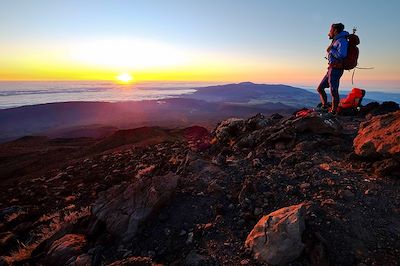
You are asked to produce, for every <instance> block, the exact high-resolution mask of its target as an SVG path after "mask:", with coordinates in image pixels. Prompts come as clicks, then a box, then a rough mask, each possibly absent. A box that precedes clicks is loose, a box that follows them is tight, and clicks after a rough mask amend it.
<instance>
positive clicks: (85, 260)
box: [67, 254, 92, 266]
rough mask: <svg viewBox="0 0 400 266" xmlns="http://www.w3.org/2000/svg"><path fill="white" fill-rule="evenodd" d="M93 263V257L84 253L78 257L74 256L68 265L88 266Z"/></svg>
mask: <svg viewBox="0 0 400 266" xmlns="http://www.w3.org/2000/svg"><path fill="white" fill-rule="evenodd" d="M87 265H92V257H91V256H90V255H88V254H82V255H79V256H78V257H76V258H75V257H72V258H71V259H70V260H69V261H68V262H67V266H87Z"/></svg>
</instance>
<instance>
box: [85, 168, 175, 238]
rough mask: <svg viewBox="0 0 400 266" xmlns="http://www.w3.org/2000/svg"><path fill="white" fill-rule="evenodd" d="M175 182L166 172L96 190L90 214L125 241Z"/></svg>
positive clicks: (166, 197)
mask: <svg viewBox="0 0 400 266" xmlns="http://www.w3.org/2000/svg"><path fill="white" fill-rule="evenodd" d="M177 183H178V176H177V175H175V174H173V173H168V174H166V175H164V176H154V177H151V178H145V179H140V180H137V182H135V183H132V184H128V185H127V186H126V187H124V186H123V185H117V186H114V187H112V188H110V189H108V190H107V191H105V192H101V193H99V198H98V199H97V201H96V202H95V204H94V206H93V209H92V213H93V215H94V216H95V217H96V218H97V219H98V220H100V221H102V222H104V223H105V224H106V227H107V230H108V231H109V232H110V233H111V234H112V235H114V236H116V237H118V238H120V239H121V240H123V241H129V240H131V239H132V237H133V236H134V235H135V234H136V232H137V230H138V226H139V225H140V224H142V223H143V222H145V221H146V220H147V219H148V218H149V217H150V216H151V215H152V214H154V213H155V212H156V211H157V210H158V209H159V208H160V207H162V206H163V205H165V204H166V203H167V202H168V200H169V199H170V197H171V196H172V195H173V193H174V192H175V189H176V186H177Z"/></svg>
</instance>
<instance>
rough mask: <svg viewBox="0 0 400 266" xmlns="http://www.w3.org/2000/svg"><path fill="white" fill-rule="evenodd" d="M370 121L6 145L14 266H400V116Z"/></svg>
mask: <svg viewBox="0 0 400 266" xmlns="http://www.w3.org/2000/svg"><path fill="white" fill-rule="evenodd" d="M379 106H381V105H379V104H378V107H379ZM375 108H377V107H376V106H375ZM385 108H386V107H385ZM386 109H387V108H386ZM382 110H385V109H384V108H381V111H382ZM382 112H383V111H382ZM370 114H371V113H370ZM370 114H369V115H367V116H368V118H365V117H364V116H363V115H359V116H346V117H344V116H337V117H330V116H327V115H324V114H319V113H312V112H311V113H310V115H309V116H306V117H296V116H289V117H287V116H286V117H284V116H280V115H278V114H275V115H272V116H264V115H262V114H258V115H255V116H253V117H250V118H248V119H243V118H240V119H229V120H226V121H222V122H221V123H219V124H218V125H217V126H216V127H215V130H213V131H212V132H208V131H207V130H206V129H205V128H201V127H192V128H189V129H187V130H184V131H179V130H168V134H164V133H163V134H158V133H160V128H157V129H155V133H157V132H158V133H157V134H153V133H154V132H153V133H152V134H150V133H149V134H147V132H152V129H151V128H146V131H145V134H142V135H140V134H137V133H138V132H142V133H143V130H139V131H137V130H128V131H124V132H123V134H122V135H121V134H114V135H112V136H110V137H107V138H105V139H101V140H94V139H90V140H87V139H86V140H82V139H81V140H79V141H76V140H74V141H72V140H44V139H39V140H38V139H35V138H33V139H29V141H28V142H26V140H25V141H17V142H13V143H11V144H10V143H9V144H7V145H3V146H1V145H0V156H2V157H1V158H3V160H2V161H0V164H1V168H0V169H12V171H8V170H7V171H5V172H4V173H5V178H4V179H1V180H0V230H1V231H0V232H1V233H0V262H1V263H2V264H5V265H108V264H112V265H157V264H162V265H260V264H266V263H269V264H287V263H289V264H291V265H304V266H306V265H307V266H309V265H360V266H361V265H398V264H399V261H398V258H399V257H400V232H399V228H400V197H399V195H400V180H399V179H398V178H396V174H395V173H397V172H396V171H398V169H399V167H398V158H397V157H396V156H397V151H396V149H397V148H396V147H397V146H396V143H397V142H396V141H397V138H396V135H397V133H396V132H398V131H396V130H398V126H397V127H396V126H395V125H397V124H398V114H397V113H387V114H384V115H383V116H374V117H373V118H370V116H371V115H370ZM366 121H368V122H366ZM363 122H365V124H362V126H361V127H360V124H361V123H363ZM161 131H162V130H161ZM375 131H376V132H375ZM162 132H164V131H162ZM165 132H167V131H165ZM378 132H379V133H378ZM375 133H376V134H375ZM146 135H148V136H151V138H150V139H148V138H146ZM121 136H123V139H120V138H121ZM355 138H356V139H358V140H360V142H358V141H357V142H356V141H355V140H354V139H355ZM361 140H362V141H361ZM354 143H357V144H354ZM366 143H374V145H373V147H374V148H373V149H372V152H371V154H373V156H372V157H370V156H369V155H368V156H363V155H362V154H363V153H364V152H365V151H366V149H365V147H363V146H364V145H367V146H366V148H369V146H368V145H369V144H366ZM375 144H376V145H375ZM24 145H25V146H24ZM353 145H356V146H353ZM356 147H357V148H356ZM358 148H360V149H359V150H360V151H361V152H358ZM35 151H36V153H35ZM49 152H50V153H54V156H51V155H52V154H49ZM10 153H11V154H12V155H10ZM376 154H377V155H376ZM7 166H12V168H7ZM18 167H19V168H18ZM20 168H23V169H20ZM304 203H306V204H304ZM246 240H247V241H246ZM245 243H246V245H245ZM246 246H247V248H246ZM249 250H252V251H251V252H250V251H249Z"/></svg>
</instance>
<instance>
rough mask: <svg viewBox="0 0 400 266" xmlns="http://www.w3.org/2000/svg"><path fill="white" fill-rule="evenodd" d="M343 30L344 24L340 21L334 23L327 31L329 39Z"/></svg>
mask: <svg viewBox="0 0 400 266" xmlns="http://www.w3.org/2000/svg"><path fill="white" fill-rule="evenodd" d="M343 30H344V25H343V24H342V23H334V24H332V26H331V30H330V31H329V33H328V36H329V39H333V38H335V36H336V35H338V34H339V33H341V32H342V31H343Z"/></svg>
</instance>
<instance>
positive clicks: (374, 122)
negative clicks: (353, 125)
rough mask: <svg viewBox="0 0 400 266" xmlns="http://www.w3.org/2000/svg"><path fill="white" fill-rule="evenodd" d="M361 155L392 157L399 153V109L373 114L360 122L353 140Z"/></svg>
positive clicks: (355, 149)
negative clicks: (382, 113)
mask: <svg viewBox="0 0 400 266" xmlns="http://www.w3.org/2000/svg"><path fill="white" fill-rule="evenodd" d="M353 146H354V151H355V153H356V154H357V155H360V156H362V157H377V156H380V157H392V156H399V154H400V111H397V112H393V113H389V114H386V115H381V116H375V117H372V118H371V119H370V120H367V121H366V122H363V123H361V125H360V129H359V131H358V135H357V137H356V138H355V139H354V142H353Z"/></svg>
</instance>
